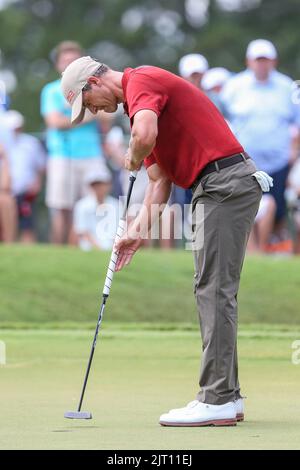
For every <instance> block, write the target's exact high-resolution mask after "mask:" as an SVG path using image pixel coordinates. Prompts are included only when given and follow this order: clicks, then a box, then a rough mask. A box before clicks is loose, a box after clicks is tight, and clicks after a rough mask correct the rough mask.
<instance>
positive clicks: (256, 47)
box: [246, 39, 277, 60]
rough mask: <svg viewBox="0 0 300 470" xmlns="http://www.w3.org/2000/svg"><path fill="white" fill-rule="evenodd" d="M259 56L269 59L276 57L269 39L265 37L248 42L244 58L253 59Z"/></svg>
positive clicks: (274, 49)
mask: <svg viewBox="0 0 300 470" xmlns="http://www.w3.org/2000/svg"><path fill="white" fill-rule="evenodd" d="M260 57H264V58H265V59H271V60H274V59H277V51H276V48H275V46H274V44H272V42H271V41H267V40H266V39H255V40H254V41H251V42H250V43H249V45H248V48H247V52H246V58H247V59H250V60H255V59H259V58H260Z"/></svg>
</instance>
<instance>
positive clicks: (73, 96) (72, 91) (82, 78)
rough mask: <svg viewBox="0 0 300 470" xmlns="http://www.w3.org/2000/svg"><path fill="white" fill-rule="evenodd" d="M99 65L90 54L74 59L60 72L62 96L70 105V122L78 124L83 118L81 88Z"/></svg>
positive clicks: (83, 109)
mask: <svg viewBox="0 0 300 470" xmlns="http://www.w3.org/2000/svg"><path fill="white" fill-rule="evenodd" d="M101 65H102V64H101V63H99V62H97V61H96V60H94V59H92V58H91V57H90V56H86V57H80V58H79V59H77V60H74V62H72V63H71V64H70V65H69V66H68V67H67V68H66V70H65V71H64V72H63V74H62V81H61V88H62V92H63V94H64V97H65V98H66V100H67V101H68V103H69V104H70V105H71V106H72V117H71V121H72V124H78V123H79V122H81V121H82V119H83V118H84V113H85V108H84V106H83V104H82V89H83V88H84V87H85V85H86V84H87V82H88V79H89V77H92V76H93V74H94V73H95V72H96V70H98V68H99V67H100V66H101Z"/></svg>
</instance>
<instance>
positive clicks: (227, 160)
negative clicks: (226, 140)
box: [190, 152, 250, 191]
mask: <svg viewBox="0 0 300 470" xmlns="http://www.w3.org/2000/svg"><path fill="white" fill-rule="evenodd" d="M249 158H250V156H249V155H248V154H247V153H246V152H241V153H236V154H234V155H231V156H230V157H223V158H219V159H218V160H215V161H214V162H211V163H208V165H206V166H205V167H204V168H203V170H201V172H200V173H199V175H198V176H197V177H196V179H195V181H194V182H193V184H192V185H191V186H190V189H191V190H192V191H193V190H195V189H196V187H197V186H198V184H199V182H200V180H201V179H202V178H203V177H204V176H206V175H209V174H210V173H213V172H214V171H217V172H219V171H220V170H223V169H224V168H228V167H230V166H232V165H236V164H237V163H241V162H245V161H246V160H249Z"/></svg>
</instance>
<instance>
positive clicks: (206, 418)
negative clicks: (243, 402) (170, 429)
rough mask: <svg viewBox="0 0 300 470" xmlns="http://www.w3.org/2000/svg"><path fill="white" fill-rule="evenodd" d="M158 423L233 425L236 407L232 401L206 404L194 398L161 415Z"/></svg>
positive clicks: (174, 424)
mask: <svg viewBox="0 0 300 470" xmlns="http://www.w3.org/2000/svg"><path fill="white" fill-rule="evenodd" d="M159 423H160V424H161V426H235V425H236V423H237V419H236V407H235V404H234V403H233V402H230V403H226V404H225V405H208V404H206V403H202V402H199V401H198V400H194V401H192V402H190V403H188V405H187V406H185V407H184V408H177V409H174V410H170V411H169V413H165V414H163V415H161V417H160V420H159Z"/></svg>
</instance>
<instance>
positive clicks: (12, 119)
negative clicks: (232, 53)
mask: <svg viewBox="0 0 300 470" xmlns="http://www.w3.org/2000/svg"><path fill="white" fill-rule="evenodd" d="M82 55H84V51H83V50H82V49H81V47H80V45H79V44H77V43H76V42H73V41H64V42H62V43H60V44H59V45H58V46H57V47H56V49H55V51H54V54H53V59H54V64H55V68H56V71H57V77H58V78H57V80H56V81H54V82H51V83H48V84H47V85H46V86H45V87H44V88H43V90H41V101H40V109H41V116H42V118H43V120H44V123H45V138H37V137H36V136H33V135H29V134H27V133H25V132H24V130H23V129H24V126H25V124H26V123H25V117H24V116H23V115H22V114H21V113H20V112H18V111H17V110H12V109H9V106H8V101H9V100H8V99H7V97H2V98H1V100H0V241H2V242H4V243H12V242H16V241H19V242H22V243H34V242H36V241H39V240H40V239H41V236H40V234H39V231H38V229H37V226H38V224H37V222H38V218H39V216H40V214H41V213H42V212H43V211H44V207H45V206H46V207H47V210H48V220H49V222H48V223H47V227H48V228H47V236H46V238H47V241H49V242H51V243H55V244H65V243H68V244H72V245H78V246H80V247H81V248H82V249H83V250H90V249H93V248H97V249H101V250H109V249H111V248H112V245H113V240H114V234H115V232H116V228H117V223H118V218H119V212H120V204H119V198H120V197H121V196H124V195H125V194H126V191H127V187H128V182H129V178H128V176H129V175H128V172H127V171H126V170H124V168H123V161H124V155H125V153H126V149H127V145H128V139H129V135H130V128H129V122H128V120H127V119H126V118H125V116H124V113H123V110H122V109H119V110H118V111H117V112H116V113H115V114H106V113H104V112H101V113H98V115H97V116H94V115H92V114H87V113H86V116H85V119H84V121H83V122H82V123H81V124H80V125H78V126H75V127H74V126H71V124H70V115H71V112H70V107H69V105H68V103H67V102H66V101H65V99H64V97H63V95H62V91H61V89H60V76H61V73H62V72H63V71H64V70H65V68H66V67H67V66H68V65H69V64H70V63H71V62H73V61H74V60H76V59H77V58H79V57H81V56H82ZM245 60H246V67H245V70H244V71H241V72H240V73H236V74H233V73H231V72H230V71H228V70H226V69H225V68H223V67H216V68H210V67H209V64H208V61H207V60H206V58H205V57H204V56H203V55H201V54H188V55H186V56H184V57H182V58H181V59H180V61H179V64H178V73H179V75H180V76H181V77H183V78H184V79H185V80H188V81H190V82H191V83H193V84H194V86H196V87H198V88H199V89H201V90H202V91H203V92H204V93H206V94H207V95H208V97H209V98H210V99H211V100H212V101H213V103H214V104H215V105H216V106H217V107H218V108H219V110H220V112H221V113H222V114H223V115H224V117H225V119H226V120H227V122H228V124H229V126H230V127H231V129H232V130H233V132H234V133H235V135H236V136H237V138H238V139H239V141H240V142H241V144H242V145H243V146H244V148H245V150H246V151H247V152H248V153H249V154H250V156H251V157H252V158H253V160H254V162H255V163H256V165H257V168H258V169H259V170H264V171H266V172H267V173H269V174H270V175H271V176H272V177H273V179H274V186H273V188H272V190H271V192H270V193H268V194H264V195H263V198H262V201H261V205H260V208H259V211H258V214H257V217H256V220H255V226H254V229H253V231H252V233H251V234H250V239H249V244H248V250H249V251H251V252H267V253H270V252H271V253H272V252H284V253H292V252H294V253H300V158H299V149H300V145H299V143H300V133H299V131H300V106H299V102H300V101H299V98H300V96H298V89H297V87H296V86H295V82H293V80H292V79H291V78H289V77H288V76H286V75H284V74H282V73H280V72H279V71H278V69H277V66H278V53H277V50H276V48H275V46H274V45H273V44H272V43H271V42H269V41H267V40H263V39H257V40H254V41H252V42H251V43H250V44H249V46H248V48H247V50H246V52H245ZM108 65H109V64H108ZM187 106H188V103H187ZM147 178H148V177H147V173H146V171H145V169H144V168H142V169H141V171H140V173H139V176H138V178H137V182H136V186H135V189H134V193H133V201H132V203H133V207H137V208H138V205H139V204H141V203H142V201H143V197H144V192H145V188H146V184H147ZM190 201H191V192H190V191H189V190H184V189H182V188H179V187H176V186H175V185H174V187H173V190H172V194H171V197H170V200H169V203H168V206H167V207H166V209H165V211H164V213H163V216H162V219H161V221H160V223H159V225H158V227H157V233H158V236H157V239H156V240H155V241H154V242H153V240H152V241H145V246H149V245H153V243H154V245H155V246H160V247H162V248H173V247H179V246H182V240H178V239H176V237H175V236H174V233H175V232H176V227H175V225H176V223H177V222H178V220H177V222H176V217H175V211H174V209H173V208H174V205H176V207H181V208H183V207H184V205H186V204H189V203H190ZM182 213H183V214H185V219H186V220H181V222H183V223H185V224H189V216H188V215H187V214H188V213H187V212H186V211H184V210H183V211H182ZM131 216H134V214H133V213H132V214H131Z"/></svg>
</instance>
